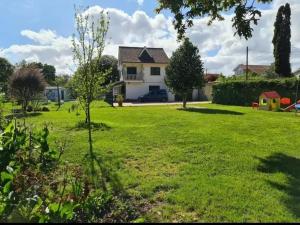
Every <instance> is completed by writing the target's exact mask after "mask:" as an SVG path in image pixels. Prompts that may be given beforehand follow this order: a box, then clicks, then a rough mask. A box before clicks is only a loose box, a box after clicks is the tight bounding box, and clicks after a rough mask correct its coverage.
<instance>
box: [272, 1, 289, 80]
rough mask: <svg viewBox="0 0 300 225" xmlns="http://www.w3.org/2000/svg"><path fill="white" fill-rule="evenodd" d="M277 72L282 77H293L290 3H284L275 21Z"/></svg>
mask: <svg viewBox="0 0 300 225" xmlns="http://www.w3.org/2000/svg"><path fill="white" fill-rule="evenodd" d="M274 27H275V29H274V37H273V41H272V42H273V45H274V52H273V54H274V58H275V72H276V73H277V74H279V76H281V77H291V76H292V72H291V63H290V56H291V8H290V5H289V3H286V5H285V6H284V5H282V6H281V7H280V8H279V9H278V12H277V16H276V21H275V23H274Z"/></svg>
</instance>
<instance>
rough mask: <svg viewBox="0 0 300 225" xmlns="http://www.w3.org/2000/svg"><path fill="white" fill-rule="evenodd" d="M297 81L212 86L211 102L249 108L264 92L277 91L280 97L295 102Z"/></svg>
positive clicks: (284, 80)
mask: <svg viewBox="0 0 300 225" xmlns="http://www.w3.org/2000/svg"><path fill="white" fill-rule="evenodd" d="M296 89H297V80H296V79H294V78H290V79H272V80H253V81H247V82H246V81H227V82H222V83H218V84H216V85H214V86H213V102H214V103H217V104H225V105H241V106H250V105H251V103H252V102H257V101H258V98H259V95H260V94H261V93H262V92H265V91H273V90H274V91H277V92H278V93H279V94H280V95H281V96H282V97H287V98H291V99H292V101H293V102H294V101H295V96H296Z"/></svg>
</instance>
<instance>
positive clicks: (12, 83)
mask: <svg viewBox="0 0 300 225" xmlns="http://www.w3.org/2000/svg"><path fill="white" fill-rule="evenodd" d="M45 87H46V82H45V79H44V76H43V74H42V73H41V72H40V70H39V69H36V68H31V67H28V68H26V67H24V68H21V69H18V70H17V71H15V73H14V74H13V75H12V76H11V77H10V79H9V89H10V93H11V95H12V97H14V98H15V99H16V100H18V101H19V102H21V103H22V109H23V112H24V113H26V109H27V106H28V104H29V102H30V101H32V100H34V98H35V97H37V96H38V94H40V93H41V92H43V91H44V90H45Z"/></svg>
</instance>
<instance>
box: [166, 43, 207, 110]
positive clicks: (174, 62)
mask: <svg viewBox="0 0 300 225" xmlns="http://www.w3.org/2000/svg"><path fill="white" fill-rule="evenodd" d="M203 74H204V72H203V63H202V61H201V59H200V55H199V49H198V48H197V47H196V46H194V45H193V44H192V43H191V42H190V41H189V39H188V38H185V39H184V41H183V43H182V45H181V46H180V47H179V48H178V49H177V50H176V51H175V52H174V53H173V55H172V57H171V59H170V63H169V65H168V66H167V68H166V79H165V81H166V84H167V86H168V87H169V88H170V89H171V90H172V92H173V93H174V94H177V95H179V96H181V97H182V99H183V108H186V102H187V97H188V95H189V94H190V93H191V92H192V91H193V89H194V88H201V87H202V86H203V84H204V79H203Z"/></svg>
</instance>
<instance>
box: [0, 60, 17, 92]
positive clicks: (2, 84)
mask: <svg viewBox="0 0 300 225" xmlns="http://www.w3.org/2000/svg"><path fill="white" fill-rule="evenodd" d="M13 72H14V67H13V65H11V64H10V63H9V62H8V61H7V60H6V59H5V58H1V57H0V92H4V93H6V94H7V86H8V80H9V77H10V76H11V75H12V74H13Z"/></svg>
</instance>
